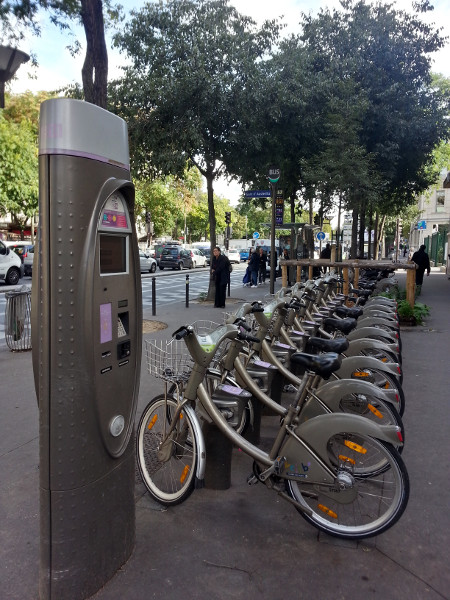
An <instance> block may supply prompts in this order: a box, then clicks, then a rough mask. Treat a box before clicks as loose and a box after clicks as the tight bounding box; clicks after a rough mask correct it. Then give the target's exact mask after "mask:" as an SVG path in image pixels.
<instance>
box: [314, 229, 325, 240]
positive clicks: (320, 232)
mask: <svg viewBox="0 0 450 600" xmlns="http://www.w3.org/2000/svg"><path fill="white" fill-rule="evenodd" d="M316 238H317V239H318V240H319V242H323V240H324V239H325V233H324V232H323V231H319V233H317V234H316Z"/></svg>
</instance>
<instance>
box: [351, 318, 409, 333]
mask: <svg viewBox="0 0 450 600" xmlns="http://www.w3.org/2000/svg"><path fill="white" fill-rule="evenodd" d="M374 325H383V327H389V328H390V329H391V330H392V331H396V330H398V329H399V326H398V324H397V323H396V322H395V321H389V320H388V319H384V318H382V317H372V316H368V317H365V316H364V315H363V317H362V318H360V319H358V325H357V327H356V328H358V327H372V326H374Z"/></svg>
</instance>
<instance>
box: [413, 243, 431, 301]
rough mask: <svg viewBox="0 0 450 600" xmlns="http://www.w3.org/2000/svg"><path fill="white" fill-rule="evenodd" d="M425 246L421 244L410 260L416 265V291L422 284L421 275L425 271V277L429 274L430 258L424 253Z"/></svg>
mask: <svg viewBox="0 0 450 600" xmlns="http://www.w3.org/2000/svg"><path fill="white" fill-rule="evenodd" d="M425 248H426V246H425V244H422V245H421V246H420V248H419V249H418V250H417V252H414V254H413V255H412V258H411V260H412V261H413V262H414V263H416V265H417V268H416V285H417V286H418V291H420V288H421V287H422V283H423V275H424V273H425V271H426V272H427V276H428V275H429V274H430V270H431V268H430V258H429V256H428V254H427V253H426V252H425Z"/></svg>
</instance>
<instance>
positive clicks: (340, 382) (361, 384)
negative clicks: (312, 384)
mask: <svg viewBox="0 0 450 600" xmlns="http://www.w3.org/2000/svg"><path fill="white" fill-rule="evenodd" d="M386 391H387V390H383V389H382V388H380V387H378V386H376V385H374V384H373V383H370V382H369V381H359V380H358V379H335V380H334V381H329V382H328V383H326V384H325V385H323V386H321V387H320V388H319V389H318V390H316V391H315V394H316V396H317V397H318V398H320V400H322V402H324V403H325V404H326V405H327V406H328V407H329V408H330V409H331V410H332V411H333V412H340V408H339V404H340V401H341V399H342V397H343V396H345V395H346V394H364V395H366V396H372V397H375V398H379V399H380V400H384V402H387V403H389V404H392V405H393V406H394V407H395V409H396V410H397V412H398V411H399V407H398V399H396V398H392V396H391V395H390V394H387V393H386Z"/></svg>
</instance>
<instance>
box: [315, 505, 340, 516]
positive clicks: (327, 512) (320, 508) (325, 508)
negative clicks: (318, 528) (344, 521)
mask: <svg viewBox="0 0 450 600" xmlns="http://www.w3.org/2000/svg"><path fill="white" fill-rule="evenodd" d="M317 508H318V509H319V510H321V511H322V512H324V513H325V514H326V515H328V516H329V517H332V518H333V519H337V514H336V513H335V512H334V511H333V510H331V509H330V508H327V507H326V506H324V505H323V504H319V505H318V506H317Z"/></svg>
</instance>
